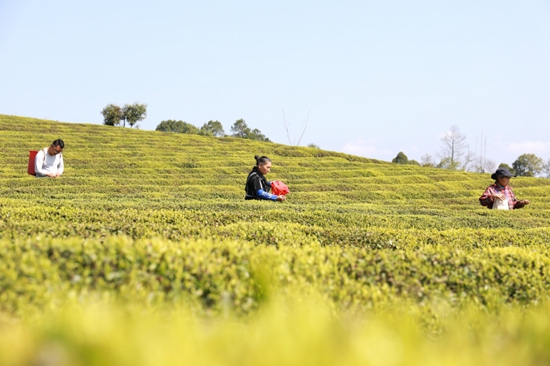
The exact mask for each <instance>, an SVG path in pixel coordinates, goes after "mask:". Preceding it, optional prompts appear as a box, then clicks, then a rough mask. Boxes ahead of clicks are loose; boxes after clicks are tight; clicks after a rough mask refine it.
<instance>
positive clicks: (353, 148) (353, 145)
mask: <svg viewBox="0 0 550 366" xmlns="http://www.w3.org/2000/svg"><path fill="white" fill-rule="evenodd" d="M342 151H343V152H345V153H347V154H352V155H359V156H364V157H367V158H375V159H388V156H390V155H391V151H390V150H389V149H380V148H377V147H376V146H375V142H374V140H364V139H357V140H354V141H350V142H348V143H347V144H345V145H344V146H343V147H342Z"/></svg>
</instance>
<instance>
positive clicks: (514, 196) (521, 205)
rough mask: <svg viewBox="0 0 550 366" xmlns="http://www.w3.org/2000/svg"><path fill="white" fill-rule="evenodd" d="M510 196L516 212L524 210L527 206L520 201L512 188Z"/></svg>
mask: <svg viewBox="0 0 550 366" xmlns="http://www.w3.org/2000/svg"><path fill="white" fill-rule="evenodd" d="M510 196H511V197H512V202H513V204H514V210H515V209H518V208H523V207H524V206H525V203H523V202H522V201H518V199H517V198H516V195H515V194H514V191H512V188H510Z"/></svg>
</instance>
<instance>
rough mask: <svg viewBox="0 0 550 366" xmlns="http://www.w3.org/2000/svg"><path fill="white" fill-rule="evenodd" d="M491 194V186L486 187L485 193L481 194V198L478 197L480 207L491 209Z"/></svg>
mask: <svg viewBox="0 0 550 366" xmlns="http://www.w3.org/2000/svg"><path fill="white" fill-rule="evenodd" d="M492 194H493V187H492V186H489V187H487V189H486V190H485V192H483V194H482V195H481V197H479V203H480V204H481V205H482V206H486V207H488V208H492V207H493V197H491V195H492Z"/></svg>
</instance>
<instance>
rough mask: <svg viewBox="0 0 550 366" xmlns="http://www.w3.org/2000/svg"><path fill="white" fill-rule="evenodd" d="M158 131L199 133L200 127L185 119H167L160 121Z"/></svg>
mask: <svg viewBox="0 0 550 366" xmlns="http://www.w3.org/2000/svg"><path fill="white" fill-rule="evenodd" d="M155 130H156V131H162V132H176V133H190V134H197V133H199V129H198V128H197V127H196V126H194V125H192V124H190V123H187V122H184V121H174V120H171V119H169V120H166V121H162V122H161V123H159V125H158V126H157V128H156V129H155Z"/></svg>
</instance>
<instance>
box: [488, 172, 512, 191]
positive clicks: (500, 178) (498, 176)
mask: <svg viewBox="0 0 550 366" xmlns="http://www.w3.org/2000/svg"><path fill="white" fill-rule="evenodd" d="M491 178H492V179H494V180H495V183H496V184H498V185H499V186H501V187H506V186H507V185H508V184H509V183H510V178H512V173H510V171H509V170H508V169H506V168H498V169H497V171H496V172H494V173H493V174H492V175H491Z"/></svg>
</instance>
